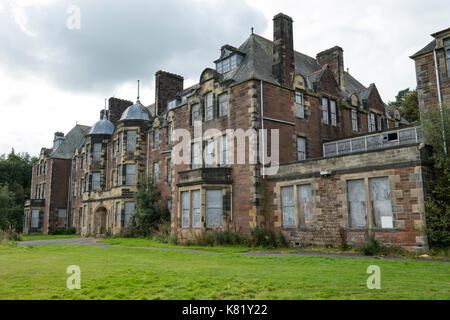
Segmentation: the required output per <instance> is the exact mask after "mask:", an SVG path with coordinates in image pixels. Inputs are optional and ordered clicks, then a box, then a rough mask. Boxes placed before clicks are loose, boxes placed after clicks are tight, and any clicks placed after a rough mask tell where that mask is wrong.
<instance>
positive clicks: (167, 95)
mask: <svg viewBox="0 0 450 320" xmlns="http://www.w3.org/2000/svg"><path fill="white" fill-rule="evenodd" d="M155 77H156V79H155V86H156V90H155V95H156V97H155V109H156V110H155V111H156V114H157V115H160V114H161V113H162V112H164V110H165V109H166V107H167V102H169V100H171V99H173V98H175V96H176V94H177V93H178V92H181V91H183V82H184V78H183V77H182V76H179V75H176V74H173V73H169V72H165V71H158V72H157V73H156V74H155Z"/></svg>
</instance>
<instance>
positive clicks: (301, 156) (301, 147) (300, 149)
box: [297, 137, 306, 161]
mask: <svg viewBox="0 0 450 320" xmlns="http://www.w3.org/2000/svg"><path fill="white" fill-rule="evenodd" d="M305 159H306V139H305V138H302V137H297V160H298V161H301V160H305Z"/></svg>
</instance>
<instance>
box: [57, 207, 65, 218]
mask: <svg viewBox="0 0 450 320" xmlns="http://www.w3.org/2000/svg"><path fill="white" fill-rule="evenodd" d="M66 216H67V210H66V209H58V218H59V219H65V218H66Z"/></svg>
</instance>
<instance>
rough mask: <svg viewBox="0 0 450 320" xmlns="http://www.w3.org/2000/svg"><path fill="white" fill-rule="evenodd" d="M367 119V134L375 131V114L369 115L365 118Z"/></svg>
mask: <svg viewBox="0 0 450 320" xmlns="http://www.w3.org/2000/svg"><path fill="white" fill-rule="evenodd" d="M367 119H368V121H369V132H375V131H377V127H376V117H375V114H374V113H370V114H369V116H368V117H367Z"/></svg>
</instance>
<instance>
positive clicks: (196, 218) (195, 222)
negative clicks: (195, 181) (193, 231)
mask: <svg viewBox="0 0 450 320" xmlns="http://www.w3.org/2000/svg"><path fill="white" fill-rule="evenodd" d="M200 226H201V221H200V190H196V191H192V227H193V228H200Z"/></svg>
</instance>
